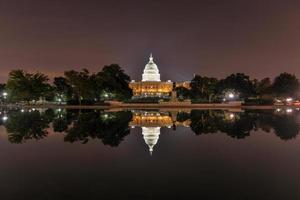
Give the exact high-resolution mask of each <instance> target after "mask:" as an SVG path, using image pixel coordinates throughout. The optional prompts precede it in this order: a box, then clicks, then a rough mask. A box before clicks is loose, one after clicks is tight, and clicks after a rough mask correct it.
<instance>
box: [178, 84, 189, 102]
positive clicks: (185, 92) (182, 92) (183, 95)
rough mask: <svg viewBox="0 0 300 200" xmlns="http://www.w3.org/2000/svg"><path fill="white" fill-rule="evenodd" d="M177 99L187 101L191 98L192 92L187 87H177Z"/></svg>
mask: <svg viewBox="0 0 300 200" xmlns="http://www.w3.org/2000/svg"><path fill="white" fill-rule="evenodd" d="M175 90H176V92H177V97H178V98H180V99H187V98H190V90H189V89H187V88H185V87H182V86H180V87H177V88H176V89H175Z"/></svg>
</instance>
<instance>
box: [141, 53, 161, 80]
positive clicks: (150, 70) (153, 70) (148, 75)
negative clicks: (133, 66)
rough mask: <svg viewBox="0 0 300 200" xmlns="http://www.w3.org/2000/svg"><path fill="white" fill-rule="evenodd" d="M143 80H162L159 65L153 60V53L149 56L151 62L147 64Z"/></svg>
mask: <svg viewBox="0 0 300 200" xmlns="http://www.w3.org/2000/svg"><path fill="white" fill-rule="evenodd" d="M142 81H160V74H159V71H158V67H157V65H156V64H155V63H154V61H153V56H152V54H151V55H150V57H149V62H148V63H147V64H146V66H145V69H144V73H143V75H142Z"/></svg>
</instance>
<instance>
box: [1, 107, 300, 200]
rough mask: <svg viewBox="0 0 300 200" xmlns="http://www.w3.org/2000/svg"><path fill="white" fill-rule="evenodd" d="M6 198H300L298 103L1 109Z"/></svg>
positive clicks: (3, 189) (2, 170)
mask: <svg viewBox="0 0 300 200" xmlns="http://www.w3.org/2000/svg"><path fill="white" fill-rule="evenodd" d="M0 119H1V120H0V160H1V163H0V196H1V199H171V198H172V199H300V190H299V187H300V171H299V169H300V141H299V137H298V134H299V132H300V112H299V111H298V110H292V109H284V110H265V111H261V110H260V111H258V110H257V111H256V110H245V111H242V110H237V111H224V110H215V111H212V110H184V111H179V110H176V111H158V110H152V111H151V110H133V111H116V112H114V111H112V112H104V111H102V110H60V109H57V110H50V109H48V110H35V109H30V110H2V111H1V114H0Z"/></svg>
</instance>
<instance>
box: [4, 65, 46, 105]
mask: <svg viewBox="0 0 300 200" xmlns="http://www.w3.org/2000/svg"><path fill="white" fill-rule="evenodd" d="M6 89H7V92H8V98H9V99H10V100H11V101H32V100H39V98H41V97H47V96H48V95H49V93H50V92H51V86H50V85H49V84H48V77H47V76H46V75H44V74H41V73H35V74H30V73H27V72H25V71H23V70H12V71H11V72H10V73H9V79H8V81H7V85H6Z"/></svg>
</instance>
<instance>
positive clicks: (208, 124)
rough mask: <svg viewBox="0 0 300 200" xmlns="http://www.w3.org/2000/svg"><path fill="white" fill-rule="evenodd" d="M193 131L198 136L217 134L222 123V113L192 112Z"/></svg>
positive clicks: (208, 111) (209, 111)
mask: <svg viewBox="0 0 300 200" xmlns="http://www.w3.org/2000/svg"><path fill="white" fill-rule="evenodd" d="M190 116H191V125H190V126H191V129H192V131H193V132H194V133H195V134H196V135H201V134H206V133H215V132H217V131H218V123H219V122H220V121H221V117H220V112H217V111H211V110H193V111H192V112H191V115H190Z"/></svg>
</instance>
